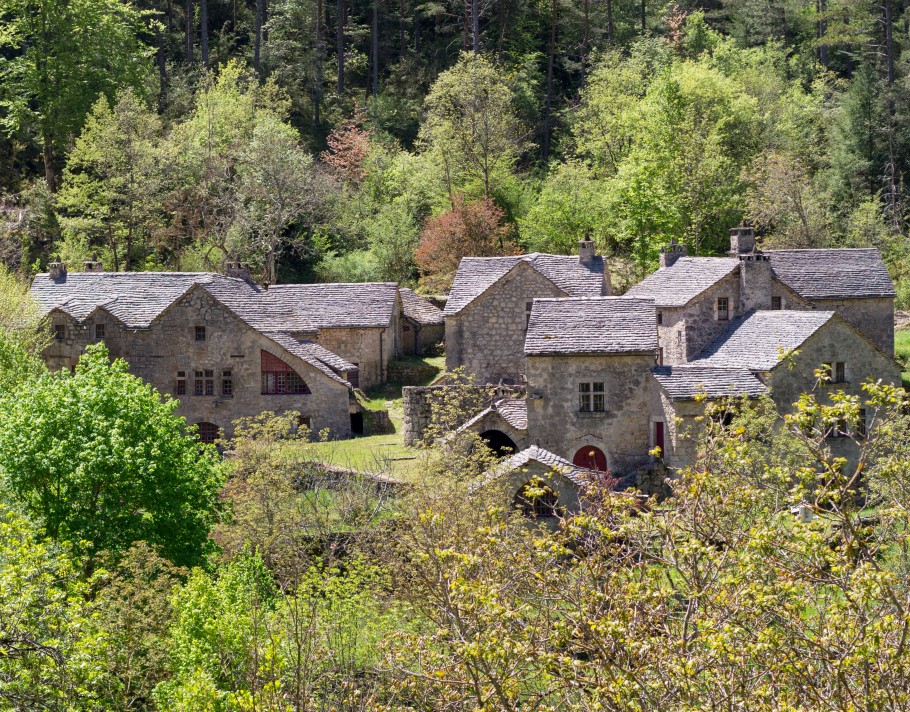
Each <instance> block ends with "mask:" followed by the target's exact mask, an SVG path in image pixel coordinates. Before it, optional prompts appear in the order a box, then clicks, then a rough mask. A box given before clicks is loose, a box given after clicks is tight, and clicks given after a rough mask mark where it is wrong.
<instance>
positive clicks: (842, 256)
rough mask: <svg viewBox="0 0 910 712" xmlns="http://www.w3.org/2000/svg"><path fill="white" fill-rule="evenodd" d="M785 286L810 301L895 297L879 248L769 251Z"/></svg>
mask: <svg viewBox="0 0 910 712" xmlns="http://www.w3.org/2000/svg"><path fill="white" fill-rule="evenodd" d="M766 254H768V255H770V257H771V267H772V269H773V270H774V273H775V274H776V275H777V277H778V279H780V281H781V282H783V283H784V284H786V285H787V286H788V287H790V289H792V290H793V291H794V292H796V293H797V294H799V295H800V296H803V297H805V298H807V299H855V298H860V297H893V296H894V284H893V283H892V281H891V276H890V275H889V274H888V269H887V268H886V267H885V263H884V262H883V261H882V256H881V254H880V253H879V251H878V250H877V249H875V248H863V249H830V250H768V251H767V252H766Z"/></svg>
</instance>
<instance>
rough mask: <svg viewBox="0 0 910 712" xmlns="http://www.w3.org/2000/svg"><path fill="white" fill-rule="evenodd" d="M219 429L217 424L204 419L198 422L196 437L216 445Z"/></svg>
mask: <svg viewBox="0 0 910 712" xmlns="http://www.w3.org/2000/svg"><path fill="white" fill-rule="evenodd" d="M218 430H219V428H218V426H217V425H215V424H214V423H209V422H206V421H204V420H203V421H201V422H199V423H196V439H197V440H198V441H199V442H201V443H204V444H206V445H214V444H215V441H216V440H217V439H218Z"/></svg>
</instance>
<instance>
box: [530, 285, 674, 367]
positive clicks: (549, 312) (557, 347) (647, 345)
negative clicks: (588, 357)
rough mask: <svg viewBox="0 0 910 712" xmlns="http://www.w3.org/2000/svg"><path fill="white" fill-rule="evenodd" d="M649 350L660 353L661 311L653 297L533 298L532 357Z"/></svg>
mask: <svg viewBox="0 0 910 712" xmlns="http://www.w3.org/2000/svg"><path fill="white" fill-rule="evenodd" d="M647 351H655V352H656V351H657V315H656V312H655V310H654V302H653V301H651V300H650V299H635V298H632V297H596V298H589V299H535V300H534V308H533V309H532V311H531V321H530V323H529V324H528V334H527V337H526V338H525V354H526V355H527V356H546V355H556V354H569V355H571V354H579V355H580V354H604V353H630V352H633V353H635V352H637V353H640V352H647Z"/></svg>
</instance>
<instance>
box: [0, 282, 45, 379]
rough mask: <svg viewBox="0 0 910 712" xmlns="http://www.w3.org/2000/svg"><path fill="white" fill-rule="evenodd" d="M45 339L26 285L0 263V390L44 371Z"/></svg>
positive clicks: (39, 318)
mask: <svg viewBox="0 0 910 712" xmlns="http://www.w3.org/2000/svg"><path fill="white" fill-rule="evenodd" d="M47 342H48V333H47V330H46V329H45V328H44V326H43V323H42V318H41V312H40V310H39V308H38V305H37V304H36V303H35V301H34V300H33V299H32V297H31V295H30V294H29V292H28V287H27V286H26V285H25V284H23V282H22V280H21V279H20V278H19V277H18V276H16V275H15V274H12V273H11V272H9V271H8V270H7V269H6V267H5V266H2V265H0V394H3V393H10V392H12V391H14V390H15V389H16V388H17V387H18V386H20V385H21V384H22V383H23V382H25V381H27V380H29V379H30V378H32V377H34V376H37V375H38V374H40V373H42V372H43V371H44V364H43V362H42V361H41V359H40V356H41V351H42V349H43V348H44V347H45V346H46V345H47Z"/></svg>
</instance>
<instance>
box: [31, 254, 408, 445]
mask: <svg viewBox="0 0 910 712" xmlns="http://www.w3.org/2000/svg"><path fill="white" fill-rule="evenodd" d="M90 267H91V268H92V269H91V270H90V271H86V272H82V273H74V274H68V273H67V271H66V268H65V267H64V266H63V265H61V264H59V263H58V264H54V265H51V269H50V272H49V273H47V274H40V275H38V276H36V277H35V280H34V282H33V283H32V295H33V296H34V297H35V299H36V300H37V302H38V303H39V305H40V306H41V307H42V309H43V310H44V312H45V313H46V314H47V316H48V320H49V321H50V324H51V328H52V329H53V340H52V341H51V343H50V345H49V346H48V347H47V350H46V351H45V353H44V357H45V360H46V362H47V363H48V366H49V367H50V368H54V369H56V368H72V367H73V366H74V365H75V364H76V362H77V360H78V358H79V356H80V355H81V353H82V351H83V350H84V349H85V347H86V346H87V345H88V344H90V343H93V342H97V341H104V342H105V343H106V345H107V347H108V349H109V350H110V353H111V355H112V356H113V357H122V358H124V359H126V361H127V362H128V363H129V364H130V370H131V372H132V373H134V374H135V375H137V376H140V377H141V378H143V379H144V380H145V381H147V382H148V383H150V384H151V385H153V386H154V387H155V388H157V389H158V390H160V391H161V392H163V393H169V394H171V395H172V396H174V397H175V398H178V399H179V400H180V408H179V410H178V413H179V414H180V415H183V416H185V417H186V418H187V420H188V422H190V423H195V424H198V425H199V432H200V437H201V438H202V439H203V440H206V441H211V440H213V439H214V438H215V436H216V434H217V432H218V430H219V429H223V430H224V431H225V432H226V433H227V434H228V435H230V433H231V430H232V428H231V423H232V422H233V421H234V420H235V419H237V418H240V417H245V416H253V415H257V414H259V413H261V412H262V411H266V410H271V411H279V412H280V411H286V410H296V411H299V412H300V414H301V419H302V422H303V423H305V424H307V425H308V426H309V427H310V428H312V429H313V430H314V431H320V430H323V429H328V430H329V432H330V433H331V435H332V436H333V437H347V436H349V435H350V434H351V416H352V413H353V412H355V411H356V410H357V408H356V404H354V403H352V400H351V397H350V396H351V383H350V380H351V379H352V378H353V377H354V374H356V373H357V367H356V365H355V364H353V363H351V362H350V361H348V360H347V359H345V358H343V357H341V356H340V355H338V354H337V353H336V352H334V351H330V350H329V349H327V348H325V346H323V345H322V344H320V343H318V342H317V341H315V340H314V339H313V338H306V335H308V334H309V335H314V336H318V337H322V335H323V332H320V331H319V330H318V329H316V328H314V324H313V321H312V320H311V319H310V314H311V313H310V312H308V313H301V311H300V310H299V305H298V304H296V303H294V302H292V300H284V299H275V298H269V297H267V295H266V293H265V290H263V289H262V288H260V287H258V286H257V285H255V284H253V283H251V282H250V281H248V280H247V279H245V278H244V277H246V276H247V273H246V272H245V271H244V270H243V269H242V268H240V267H239V266H237V265H234V266H233V267H234V268H235V269H233V270H232V273H233V274H239V275H240V276H225V275H218V274H208V273H175V272H168V273H162V272H130V273H105V272H103V271H101V269H100V265H98V264H97V263H93V264H92V265H90ZM368 289H370V288H368ZM389 300H390V301H391V303H392V304H397V291H396V292H394V293H393V294H392V296H391V298H388V297H387V298H386V301H389ZM394 314H395V316H397V308H395V312H394ZM389 319H390V323H394V322H393V321H392V317H391V316H390V317H389ZM396 326H397V325H396ZM369 328H370V329H374V330H378V329H376V327H372V326H371V327H369ZM393 328H394V327H393ZM352 330H353V329H352ZM393 343H394V342H393ZM354 353H357V352H356V351H355V352H354ZM378 360H379V358H378V356H377V361H378Z"/></svg>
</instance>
